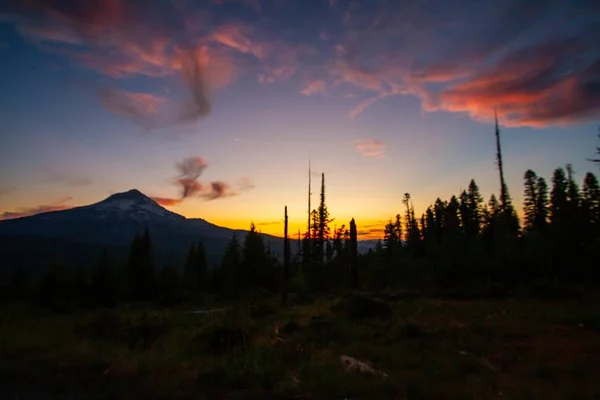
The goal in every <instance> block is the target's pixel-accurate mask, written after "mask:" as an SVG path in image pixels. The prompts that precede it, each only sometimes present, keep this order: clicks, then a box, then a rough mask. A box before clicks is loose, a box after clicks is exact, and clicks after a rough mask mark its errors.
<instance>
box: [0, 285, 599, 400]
mask: <svg viewBox="0 0 600 400" xmlns="http://www.w3.org/2000/svg"><path fill="white" fill-rule="evenodd" d="M349 298H351V297H350V296H342V297H340V299H331V298H329V297H327V298H322V299H317V300H315V301H313V302H312V303H310V304H307V305H300V306H296V307H291V308H288V309H279V308H278V307H277V303H278V301H279V299H278V298H277V299H276V298H274V299H271V300H266V301H265V302H264V304H261V307H260V308H258V309H248V308H247V307H241V308H235V307H234V308H233V309H232V310H230V311H227V312H225V311H224V312H218V313H214V314H189V313H186V312H184V311H183V310H184V309H183V308H180V309H177V310H175V309H173V310H149V311H148V316H147V318H146V319H145V320H144V319H143V318H142V314H143V313H144V310H142V309H137V310H136V309H125V308H123V309H119V310H117V311H115V312H114V314H108V317H107V314H105V313H103V312H100V311H99V312H86V313H83V312H82V313H76V314H65V315H56V314H50V313H47V312H44V311H42V310H39V309H33V308H29V307H25V306H5V307H3V308H1V309H0V321H1V322H0V377H1V378H0V397H2V398H13V397H14V395H15V394H16V393H20V394H25V395H27V394H28V395H29V397H31V398H40V397H45V398H48V397H49V398H65V399H66V398H69V399H73V398H74V399H77V398H109V397H111V398H130V399H131V398H197V399H204V398H206V399H221V398H222V399H229V398H231V399H234V398H236V399H255V398H256V399H302V398H307V399H308V398H310V399H344V398H348V399H359V398H360V399H422V398H428V399H429V398H431V399H436V398H445V399H446V398H453V399H524V398H527V399H535V398H539V399H564V398H578V399H587V398H589V399H591V398H598V396H600V389H598V385H597V377H598V376H600V366H599V365H598V363H597V360H598V359H600V334H599V331H598V326H599V321H600V312H599V311H598V310H600V307H598V305H599V304H600V302H598V301H596V300H585V301H583V300H578V301H572V300H569V301H541V300H518V301H517V300H503V301H491V300H487V301H483V300H481V301H439V300H426V299H417V300H412V301H410V302H405V301H396V302H390V303H388V305H389V307H390V308H391V316H389V315H388V312H387V311H385V312H383V313H381V312H380V313H379V314H378V315H383V317H381V316H379V317H377V318H370V317H369V316H368V315H369V314H368V313H365V312H359V313H358V314H357V312H356V310H353V309H352V304H354V303H352V302H350V303H348V302H347V300H348V299H349ZM340 303H342V304H340ZM358 304H359V305H360V306H361V307H362V304H363V303H362V302H358ZM377 307H379V309H380V310H381V309H382V307H383V306H382V304H381V303H378V305H377ZM193 308H194V307H193V306H192V305H190V309H193ZM153 314H158V316H154V315H153ZM376 314H377V313H376ZM357 315H359V316H360V318H357ZM116 321H120V322H116ZM144 321H145V322H144ZM93 322H95V323H96V325H94V324H92V325H90V323H93ZM99 323H100V325H98V324H99ZM288 323H293V324H290V326H293V327H294V328H295V329H289V330H286V329H285V326H286V324H288ZM161 324H162V325H161ZM98 326H101V328H100V327H98ZM140 327H142V328H140ZM111 329H112V331H111ZM132 332H136V333H135V335H140V334H141V335H144V334H146V332H150V333H149V335H151V336H152V338H153V341H152V342H151V343H150V345H149V346H147V348H144V346H141V345H136V346H132V345H131V343H130V340H129V339H128V338H129V337H130V336H131V335H134V333H132ZM139 332H144V333H139ZM236 332H237V333H236ZM240 332H242V333H240ZM215 338H216V339H215ZM215 340H216V341H217V342H218V343H220V345H219V349H218V351H214V350H215V349H214V348H213V347H214V346H215V345H214V343H215ZM341 355H347V356H351V357H355V358H356V359H358V360H361V361H365V362H368V363H369V365H371V366H372V368H373V369H375V370H377V371H381V372H383V373H385V374H387V375H388V377H384V376H380V375H372V374H369V373H360V372H348V371H346V370H345V369H344V366H343V365H342V364H341V362H340V356H341Z"/></svg>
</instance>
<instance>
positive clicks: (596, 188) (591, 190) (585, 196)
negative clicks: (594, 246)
mask: <svg viewBox="0 0 600 400" xmlns="http://www.w3.org/2000/svg"><path fill="white" fill-rule="evenodd" d="M581 200H582V209H583V213H584V216H585V223H587V224H588V226H589V227H590V228H591V229H590V233H592V232H593V233H592V235H593V234H594V233H595V234H598V229H599V228H600V185H599V184H598V179H597V178H596V176H595V175H594V174H592V173H591V172H588V173H587V174H586V175H585V178H584V180H583V189H582V191H581Z"/></svg>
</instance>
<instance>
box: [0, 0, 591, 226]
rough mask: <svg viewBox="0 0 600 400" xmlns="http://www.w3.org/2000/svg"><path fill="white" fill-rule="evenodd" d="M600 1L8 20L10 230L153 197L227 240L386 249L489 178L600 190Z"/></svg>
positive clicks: (405, 2)
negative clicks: (592, 178) (355, 243)
mask: <svg viewBox="0 0 600 400" xmlns="http://www.w3.org/2000/svg"><path fill="white" fill-rule="evenodd" d="M598 37H600V2H598V1H597V0H572V1H562V0H504V1H485V0H461V1H446V0H372V1H358V0H205V1H191V0H147V1H141V0H130V1H128V0H81V1H77V2H76V1H68V0H18V1H16V0H15V1H12V0H7V1H2V4H1V5H0V88H2V89H1V90H0V120H1V121H2V128H1V129H0V219H8V218H14V217H18V216H22V215H28V214H33V213H37V212H43V211H49V210H59V209H65V208H69V207H73V206H80V205H86V204H91V203H94V202H97V201H100V200H102V199H104V198H106V197H107V196H109V195H110V194H111V193H116V192H122V191H126V190H129V189H132V188H136V189H138V190H140V191H142V192H143V193H145V194H147V195H148V196H150V197H153V198H154V199H155V200H157V201H158V202H159V203H160V204H162V205H164V206H165V207H167V208H168V209H170V210H171V211H174V212H177V213H179V214H182V215H184V216H186V217H189V218H203V219H206V220H208V221H210V222H212V223H215V224H217V225H222V226H227V227H231V228H243V229H245V228H248V227H249V225H250V223H251V222H252V221H253V222H254V223H255V224H256V225H257V228H258V229H259V230H260V231H262V232H264V233H269V234H275V235H282V234H283V209H284V206H286V205H287V206H288V210H289V211H288V212H289V218H290V232H291V233H292V234H295V232H297V231H298V230H299V229H301V230H302V232H304V230H305V226H306V211H307V184H308V182H307V181H308V164H309V159H310V163H311V166H312V182H313V190H312V192H313V194H314V195H313V200H312V201H313V205H316V204H317V202H318V193H319V190H320V179H321V174H322V173H324V174H325V179H326V182H325V184H326V202H327V206H328V209H329V211H330V213H331V216H332V217H333V218H335V220H334V221H333V222H332V225H333V226H338V227H339V226H341V225H342V224H346V225H348V222H349V221H350V219H351V218H355V219H356V221H357V225H358V229H359V233H360V234H361V237H362V238H378V237H381V236H382V234H381V232H382V229H383V227H384V225H385V223H386V222H387V220H388V219H389V218H392V217H393V216H394V215H395V214H397V213H403V206H402V197H403V196H404V193H410V195H411V198H412V200H413V202H414V207H415V211H416V213H417V214H418V215H420V214H421V213H422V212H423V211H424V210H425V209H426V208H427V206H428V205H430V204H432V203H433V202H434V201H435V199H436V198H437V197H440V198H442V199H444V200H446V199H449V198H450V196H451V195H452V194H457V195H458V194H459V193H460V191H462V190H463V189H466V188H467V186H468V184H469V181H470V180H471V179H475V181H476V182H477V184H478V185H479V187H480V190H481V192H482V194H483V196H484V197H485V198H486V199H487V198H489V196H490V195H491V194H492V193H496V194H497V193H498V192H499V187H500V184H499V181H498V171H497V169H496V167H495V160H494V157H495V138H494V111H497V114H498V118H499V124H500V130H501V135H502V136H501V140H502V149H503V156H504V164H505V176H506V181H507V184H508V187H509V191H510V194H511V196H512V198H513V201H514V203H515V204H516V206H517V207H519V208H520V205H521V202H522V192H523V184H522V182H523V174H524V172H525V171H526V170H527V169H533V170H534V171H535V172H536V173H537V174H538V175H540V176H543V177H545V178H546V179H547V180H548V181H549V180H550V178H551V175H552V172H553V170H554V169H555V168H556V167H560V166H563V167H564V166H565V165H566V164H567V163H571V164H572V165H573V169H574V171H575V173H576V175H575V177H576V179H578V180H579V181H581V180H582V179H583V176H584V175H585V173H586V172H588V171H591V172H594V173H597V172H598V168H597V167H596V166H595V165H594V164H593V163H591V162H589V161H587V159H588V158H591V157H593V156H594V153H595V148H596V146H597V145H599V144H600V143H599V140H598V138H597V136H596V135H597V133H598V126H599V125H600V41H598V40H597V38H598Z"/></svg>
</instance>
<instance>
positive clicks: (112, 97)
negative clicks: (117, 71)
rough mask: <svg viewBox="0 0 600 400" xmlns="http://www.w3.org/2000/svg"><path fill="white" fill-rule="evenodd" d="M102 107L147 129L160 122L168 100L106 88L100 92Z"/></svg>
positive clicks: (151, 95)
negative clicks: (160, 116)
mask: <svg viewBox="0 0 600 400" xmlns="http://www.w3.org/2000/svg"><path fill="white" fill-rule="evenodd" d="M100 99H101V102H102V105H103V106H104V108H106V109H107V110H109V111H111V112H114V113H115V114H117V115H120V116H122V117H125V118H128V119H130V120H132V121H134V122H136V123H138V124H140V125H141V126H143V127H145V128H150V127H152V126H154V125H155V124H156V123H157V122H158V119H157V118H158V116H159V113H160V109H161V107H162V106H164V105H165V104H166V102H167V100H166V99H165V98H164V97H161V96H157V95H154V94H150V93H138V92H128V91H125V90H117V89H109V88H104V89H102V90H101V92H100Z"/></svg>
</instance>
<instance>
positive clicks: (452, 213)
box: [444, 196, 460, 233]
mask: <svg viewBox="0 0 600 400" xmlns="http://www.w3.org/2000/svg"><path fill="white" fill-rule="evenodd" d="M459 208H460V205H459V202H458V199H457V198H456V196H452V197H451V198H450V201H449V202H448V204H446V207H445V209H444V229H445V230H446V231H447V232H448V233H456V232H458V231H459V230H460V218H459V216H458V213H459Z"/></svg>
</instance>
